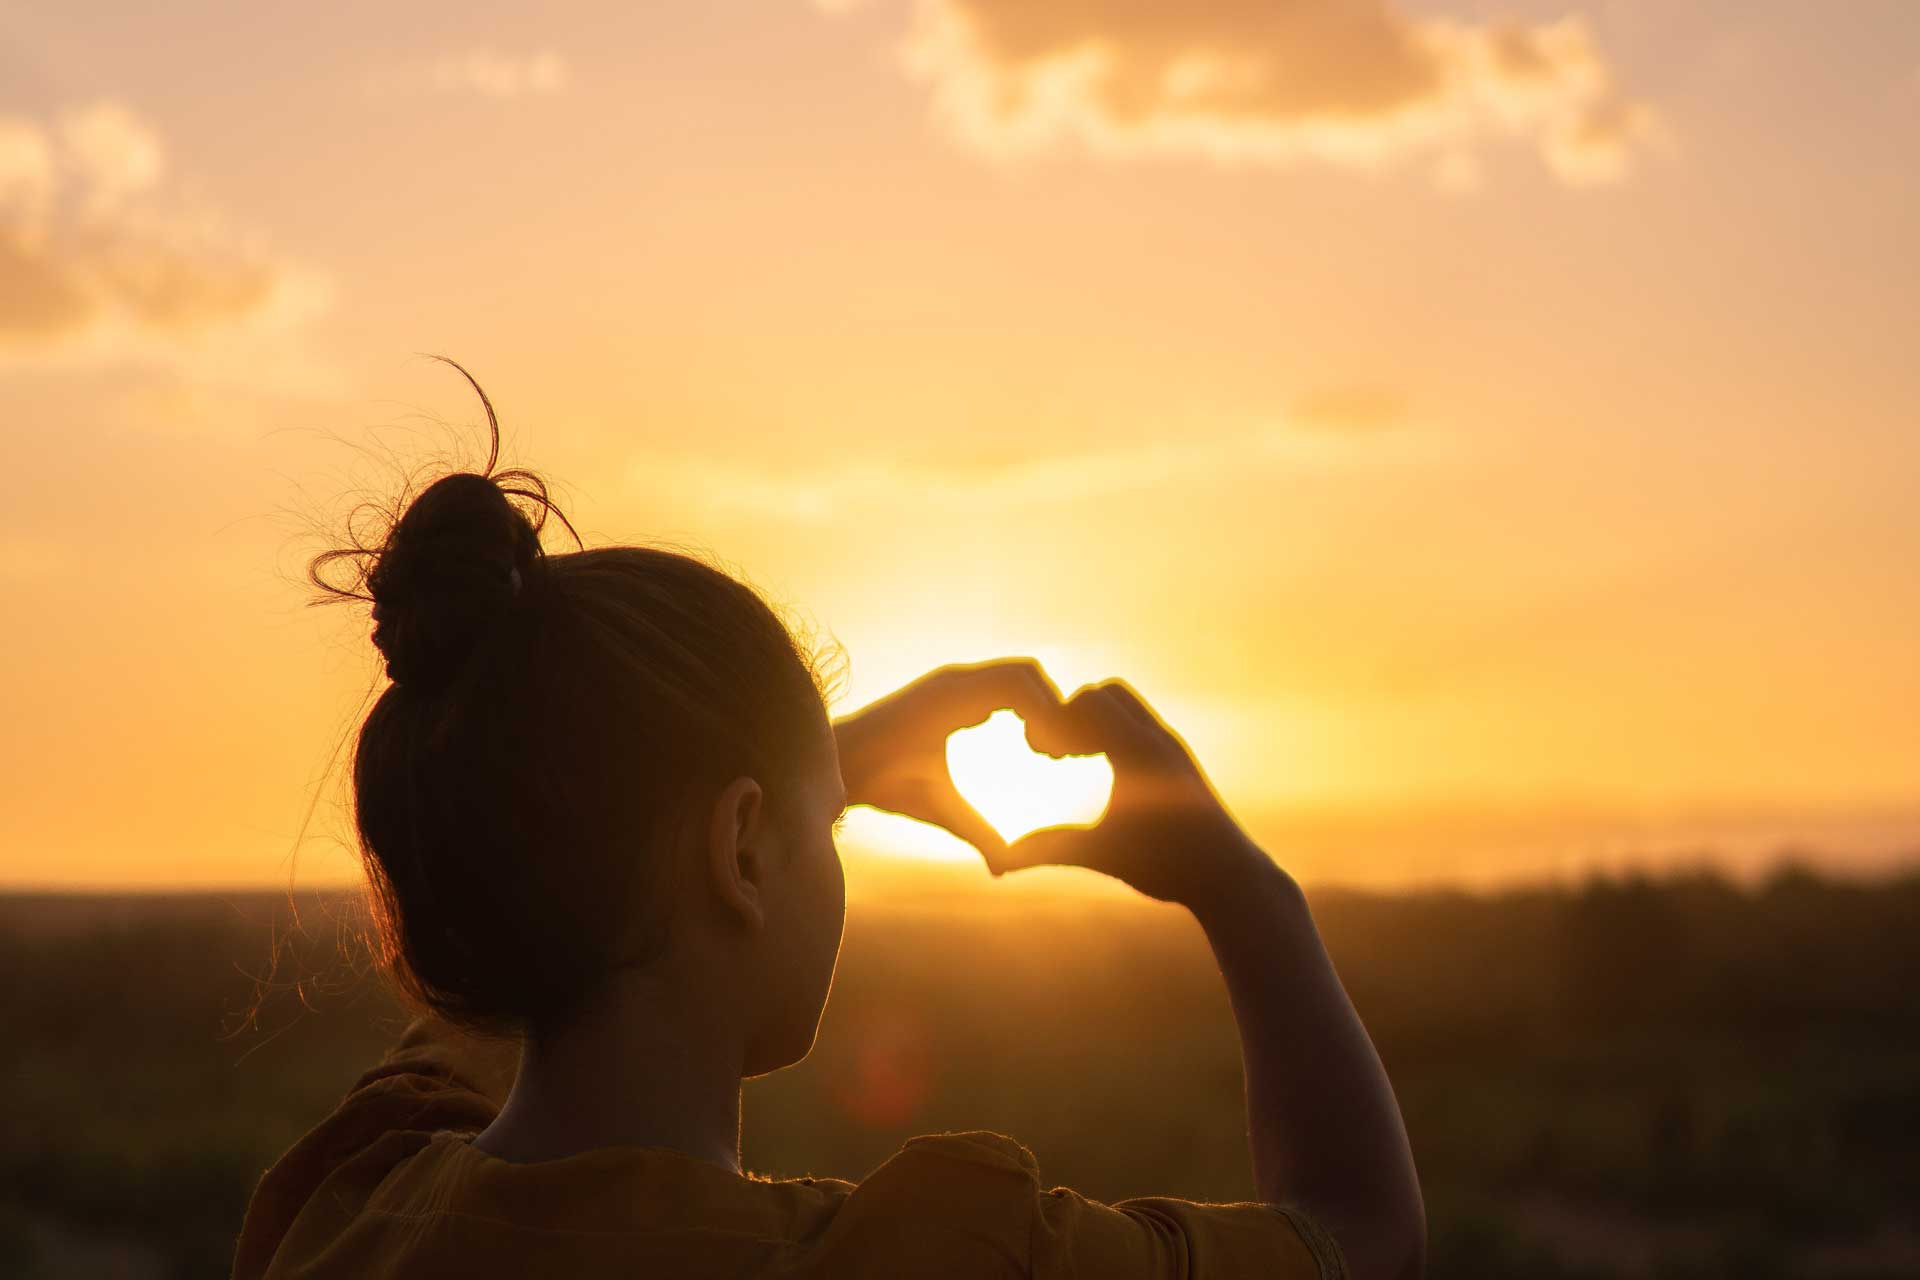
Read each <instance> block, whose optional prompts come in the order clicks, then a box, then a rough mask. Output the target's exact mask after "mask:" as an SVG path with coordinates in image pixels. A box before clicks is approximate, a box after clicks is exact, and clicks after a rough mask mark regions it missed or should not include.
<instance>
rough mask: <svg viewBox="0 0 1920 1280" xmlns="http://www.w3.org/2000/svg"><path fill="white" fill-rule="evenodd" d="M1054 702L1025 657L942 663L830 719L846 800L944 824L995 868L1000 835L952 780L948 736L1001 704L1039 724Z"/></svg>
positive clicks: (1056, 706) (1057, 703)
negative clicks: (969, 663) (865, 704)
mask: <svg viewBox="0 0 1920 1280" xmlns="http://www.w3.org/2000/svg"><path fill="white" fill-rule="evenodd" d="M1061 705H1062V703H1061V698H1060V691H1059V690H1058V689H1057V688H1055V687H1054V684H1053V681H1052V680H1050V679H1049V678H1048V677H1047V674H1046V673H1045V672H1044V671H1042V670H1041V668H1040V664H1039V663H1037V662H1034V661H1032V660H1031V659H1009V660H1005V661H1000V662H987V663H980V664H978V665H975V666H953V667H942V668H941V669H940V670H938V671H935V672H933V673H932V674H930V675H927V676H923V677H922V678H921V679H919V680H916V681H915V682H914V683H912V684H910V685H908V686H906V687H905V688H903V689H900V690H899V691H897V692H895V693H892V694H889V695H888V696H887V697H885V698H882V699H881V700H880V701H878V702H876V703H873V704H872V705H870V706H868V707H866V708H863V709H862V710H860V711H858V712H855V713H854V714H853V715H851V716H848V717H846V718H845V719H843V720H840V721H839V722H837V723H836V724H835V725H834V734H835V738H836V739H837V741H838V745H839V750H840V772H841V777H842V778H843V780H844V781H845V782H846V786H847V796H848V799H849V801H850V802H851V803H853V804H865V805H872V806H873V807H874V808H876V809H885V810H888V811H890V812H893V813H898V814H904V815H905V816H907V817H909V818H917V819H919V820H920V821H922V822H930V823H933V824H934V825H936V826H940V827H944V828H946V829H947V830H948V831H951V832H952V833H953V834H954V835H956V836H958V837H960V838H961V839H962V840H965V841H967V842H968V843H969V844H972V845H973V846H974V847H976V848H977V849H979V850H980V853H981V855H982V856H983V857H985V858H986V860H987V866H988V868H989V869H990V870H994V871H998V870H999V866H998V862H997V860H998V857H999V855H1000V854H1001V853H1002V852H1004V851H1005V849H1006V847H1007V842H1006V839H1005V837H1004V836H1003V835H1002V833H1001V832H1000V831H998V830H996V829H995V827H994V825H993V823H991V822H990V821H988V820H987V818H986V817H984V816H983V815H982V814H981V813H980V811H979V810H978V809H977V808H975V807H974V805H973V804H971V803H969V802H968V801H967V799H966V798H965V797H964V796H962V795H961V794H960V790H959V788H958V787H957V786H956V785H955V784H954V778H953V774H952V773H951V772H950V770H949V768H948V748H947V742H948V738H949V737H950V736H951V735H953V734H954V733H955V731H956V730H961V729H967V728H970V727H972V726H974V725H977V724H980V723H981V722H982V721H984V720H986V719H987V718H988V717H989V716H991V715H992V714H993V713H994V712H996V711H1000V710H1003V709H1005V710H1011V711H1013V712H1015V713H1016V714H1018V715H1019V716H1020V717H1021V718H1022V719H1024V720H1026V721H1027V722H1028V723H1029V724H1034V723H1040V724H1045V723H1047V722H1048V721H1050V720H1051V719H1052V718H1054V717H1056V716H1057V715H1058V714H1059V712H1060V708H1061ZM1013 834H1015V835H1018V834H1020V833H1019V832H1017V831H1016V832H1014V833H1013Z"/></svg>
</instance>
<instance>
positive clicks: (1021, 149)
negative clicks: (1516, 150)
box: [816, 0, 1662, 191]
mask: <svg viewBox="0 0 1920 1280" xmlns="http://www.w3.org/2000/svg"><path fill="white" fill-rule="evenodd" d="M816 2H817V0H816ZM906 66H907V69H908V71H909V73H910V74H911V75H912V76H914V77H915V78H916V79H918V80H919V81H921V82H922V83H924V84H926V85H927V87H928V89H929V91H930V92H931V94H932V98H933V103H934V108H935V111H936V114H937V116H938V118H939V120H940V121H941V123H942V124H943V125H944V127H945V128H947V129H948V130H949V131H950V132H951V133H952V134H953V135H954V136H955V137H956V138H958V139H959V140H960V141H962V142H963V143H964V144H966V145H968V146H970V147H973V148H976V149H978V150H980V151H982V152H986V153H990V154H994V155H1009V154H1020V153H1031V152H1038V151H1043V150H1047V149H1051V148H1056V147H1059V146H1062V145H1065V144H1069V143H1071V144H1077V145H1080V146H1083V147H1085V148H1087V149H1088V150H1090V151H1092V152H1094V153H1096V154H1100V155H1105V156H1116V157H1127V156H1141V155H1171V154H1187V155H1202V156H1207V157H1210V158H1213V159H1216V160H1220V161H1226V162H1234V163H1265V164H1276V165H1287V164H1297V163H1302V162H1308V161H1318V162H1323V163H1331V164H1338V165H1345V166H1351V167H1359V168H1372V167H1378V166H1381V165H1384V164H1387V163H1390V162H1394V161H1397V160H1401V159H1403V158H1406V157H1408V156H1412V155H1422V154H1424V155H1427V156H1430V157H1434V158H1436V160H1437V168H1436V170H1435V176H1436V181H1438V182H1439V183H1440V184H1441V185H1442V187H1443V188H1445V189H1449V190H1454V191H1459V190H1464V189H1467V188H1469V187H1470V186H1471V185H1473V184H1474V183H1475V182H1477V181H1478V176H1479V175H1478V169H1477V167H1475V162H1474V160H1473V158H1472V154H1471V153H1472V152H1473V151H1474V150H1475V149H1478V148H1480V147H1483V146H1484V145H1485V144H1487V143H1488V142H1490V141H1494V140H1498V139H1503V138H1505V139H1517V140H1520V141H1523V142H1525V143H1528V144H1530V145H1531V146H1532V147H1533V148H1534V149H1535V150H1536V151H1537V152H1538V153H1539V154H1540V156H1541V158H1542V159H1543V160H1544V161H1545V163H1546V164H1547V166H1548V167H1549V168H1550V169H1551V170H1552V171H1553V172H1554V173H1555V174H1556V175H1557V176H1558V177H1559V178H1561V179H1562V180H1563V181H1566V182H1568V183H1571V184H1588V183H1595V182H1607V181H1615V180H1618V179H1619V178H1621V177H1623V176H1625V175H1626V173H1627V172H1628V171H1629V169H1630V168H1631V166H1632V162H1633V159H1634V157H1635V155H1636V154H1637V152H1638V151H1639V150H1640V149H1642V148H1643V147H1645V146H1647V145H1648V144H1650V143H1653V142H1656V141H1657V140H1659V139H1660V137H1661V136H1662V129H1661V125H1660V121H1659V118H1658V116H1657V115H1656V114H1655V112H1654V111H1653V109H1652V108H1651V107H1649V106H1647V105H1646V104H1644V103H1640V102H1637V101H1633V100H1631V99H1629V98H1627V97H1625V96H1624V95H1622V94H1621V92H1620V91H1619V89H1618V88H1617V87H1616V85H1615V78H1614V73H1613V69H1612V67H1611V65H1610V64H1609V63H1608V62H1607V60H1606V59H1605V58H1604V57H1603V56H1602V55H1601V53H1600V50H1599V47H1598V45H1597V43H1596V42H1595V40H1594V37H1593V32H1592V29H1591V27H1590V26H1589V25H1588V23H1587V21H1586V20H1585V19H1584V18H1583V17H1581V16H1579V15H1577V14H1576V15H1570V16H1568V17H1564V18H1561V19H1559V20H1558V21H1554V22H1548V23H1519V22H1493V23H1476V22H1467V21H1460V20H1455V19H1450V18H1442V17H1417V16H1413V15H1410V14H1407V13H1403V12H1401V11H1400V10H1399V9H1397V8H1395V7H1393V5H1392V4H1390V3H1388V2H1387V0H1291V2H1290V3H1278V2H1276V0H1182V2H1180V3H1167V0H1088V2H1086V3H1077V4H1050V3H1036V2H1035V0H915V9H914V16H913V19H912V24H911V28H910V31H909V34H908V37H907V43H906Z"/></svg>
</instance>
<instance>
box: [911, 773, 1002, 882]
mask: <svg viewBox="0 0 1920 1280" xmlns="http://www.w3.org/2000/svg"><path fill="white" fill-rule="evenodd" d="M927 807H928V809H929V810H930V812H929V814H928V817H929V818H930V819H931V820H932V821H933V822H934V823H935V824H936V825H938V826H941V827H944V828H945V829H946V830H948V831H950V832H952V833H953V834H954V835H956V836H958V837H959V838H960V839H962V840H965V841H966V842H967V843H968V844H970V845H972V846H973V847H974V848H975V849H978V850H979V851H980V856H981V857H982V858H984V859H986V863H987V869H988V870H989V871H992V872H994V874H995V875H998V874H999V871H998V869H997V867H996V863H997V862H998V860H999V858H1000V857H1001V855H1002V854H1004V853H1005V852H1006V848H1007V842H1006V839H1005V838H1004V837H1003V836H1001V834H1000V833H999V832H998V831H996V830H994V827H993V824H992V823H990V822H988V821H987V820H986V819H985V818H984V817H982V816H981V815H980V811H979V810H978V809H976V808H974V807H973V806H972V805H970V804H968V803H967V802H966V801H965V800H964V799H962V798H961V795H960V793H959V792H958V791H955V790H954V789H953V788H951V787H946V788H942V789H939V790H936V791H935V792H934V793H933V794H932V795H930V796H929V797H928V804H927Z"/></svg>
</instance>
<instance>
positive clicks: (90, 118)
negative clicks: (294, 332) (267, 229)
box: [0, 103, 326, 358]
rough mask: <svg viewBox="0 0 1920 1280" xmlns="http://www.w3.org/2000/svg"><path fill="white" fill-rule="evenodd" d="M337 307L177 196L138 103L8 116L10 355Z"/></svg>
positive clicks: (248, 325)
mask: <svg viewBox="0 0 1920 1280" xmlns="http://www.w3.org/2000/svg"><path fill="white" fill-rule="evenodd" d="M325 299H326V288H325V285H324V282H322V281H320V280H319V279H318V278H317V277H314V276H313V275H311V274H310V273H307V272H304V271H302V270H300V269H298V268H296V267H294V266H292V265H291V264H288V263H285V262H282V261H280V260H277V259H275V258H274V257H272V256H271V255H269V254H267V253H266V252H265V251H264V250H262V249H261V248H260V246H259V245H258V244H257V243H255V242H253V241H251V240H250V239H249V238H247V237H244V236H241V235H239V234H237V233H236V232H234V231H233V230H232V229H231V228H230V227H228V226H227V225H226V223H225V221H224V219H222V218H221V217H220V216H219V215H218V214H217V213H216V212H215V211H213V210H211V209H209V208H207V207H206V206H205V205H204V204H201V203H200V202H197V201H194V200H192V199H190V198H188V197H187V196H186V195H184V194H183V193H182V192H180V191H179V190H177V189H174V188H173V187H171V186H170V184H169V183H168V180H167V158H166V149H165V147H164V146H163V144H162V143H161V140H160V138H159V136H158V134H156V133H155V132H154V131H153V129H151V128H150V127H149V126H148V125H146V124H145V123H144V122H142V121H141V120H140V119H139V118H137V117H136V116H135V115H134V114H133V113H132V112H130V111H128V110H127V109H126V108H124V107H121V106H118V105H116V104H113V103H99V104H96V105H94V106H90V107H87V108H84V109H82V110H78V111H74V112H70V113H68V114H66V115H65V116H62V117H61V118H59V119H58V120H55V121H52V122H42V121H40V120H36V119H33V118H29V117H19V116H0V355H6V356H11V357H16V358H18V357H21V356H27V357H32V356H67V357H71V356H73V355H75V354H80V355H87V354H104V353H109V352H119V351H124V350H126V349H129V348H130V347H140V346H143V345H145V346H154V345H160V346H164V345H167V344H169V343H179V342H187V341H191V340H194V339H196V338H198V337H199V336H201V335H205V334H210V333H223V332H224V333H231V332H233V331H236V330H241V329H256V328H261V327H269V328H271V327H276V326H279V325H282V324H285V323H287V322H290V321H292V320H295V319H299V318H301V317H304V316H305V315H307V314H310V313H312V312H313V311H314V310H317V309H318V308H319V307H321V306H323V305H324V304H325Z"/></svg>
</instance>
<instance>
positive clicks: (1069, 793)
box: [947, 711, 1113, 841]
mask: <svg viewBox="0 0 1920 1280" xmlns="http://www.w3.org/2000/svg"><path fill="white" fill-rule="evenodd" d="M947 773H948V774H949V775H950V776H951V777H952V778H953V784H954V786H955V787H957V788H959V791H960V794H961V795H962V796H964V797H965V798H966V799H967V801H968V802H969V803H970V804H972V805H973V807H974V808H976V809H978V810H979V811H980V814H981V816H982V817H984V818H986V820H987V821H988V822H990V823H992V824H993V829H994V830H995V831H998V832H999V833H1000V835H1001V837H1002V838H1004V839H1006V840H1009V841H1012V840H1017V839H1019V838H1020V837H1021V836H1023V835H1026V834H1027V833H1028V832H1029V831H1038V830H1039V829H1040V828H1042V827H1059V826H1076V825H1086V824H1089V823H1093V822H1096V821H1098V820H1099V818H1100V815H1101V813H1102V812H1104V811H1105V809H1106V807H1107V797H1108V796H1109V795H1110V794H1111V793H1112V791H1113V766H1112V765H1111V764H1109V763H1108V762H1107V758H1106V757H1105V756H1066V757H1063V758H1062V759H1059V760H1054V759H1051V758H1050V757H1047V756H1044V755H1040V754H1038V753H1036V752H1035V751H1034V750H1033V749H1032V748H1030V747H1028V746H1027V729H1026V723H1025V722H1024V721H1023V720H1021V719H1020V717H1019V716H1017V715H1015V714H1014V713H1013V712H1011V711H996V712H994V713H993V715H992V716H991V717H989V718H988V719H987V721H986V723H984V724H980V725H976V726H974V727H973V728H971V729H962V730H960V731H959V732H958V733H955V734H954V735H953V736H952V737H950V738H948V739H947Z"/></svg>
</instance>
